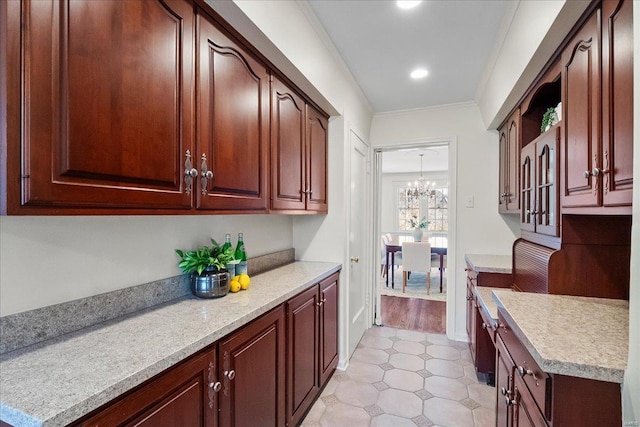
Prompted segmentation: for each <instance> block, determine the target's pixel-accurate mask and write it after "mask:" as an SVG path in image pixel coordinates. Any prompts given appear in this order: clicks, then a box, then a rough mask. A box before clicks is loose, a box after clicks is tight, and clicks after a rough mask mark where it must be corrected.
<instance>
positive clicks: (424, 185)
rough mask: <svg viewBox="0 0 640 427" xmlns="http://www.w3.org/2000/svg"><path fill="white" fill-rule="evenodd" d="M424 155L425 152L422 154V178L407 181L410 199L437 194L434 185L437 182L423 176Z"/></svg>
mask: <svg viewBox="0 0 640 427" xmlns="http://www.w3.org/2000/svg"><path fill="white" fill-rule="evenodd" d="M423 156H424V154H420V178H418V180H417V181H414V182H409V183H407V197H408V198H409V199H412V198H425V197H433V196H434V194H435V191H434V187H435V185H436V183H435V182H430V181H427V180H425V179H424V177H423V176H422V157H423Z"/></svg>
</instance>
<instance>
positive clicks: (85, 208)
mask: <svg viewBox="0 0 640 427" xmlns="http://www.w3.org/2000/svg"><path fill="white" fill-rule="evenodd" d="M0 9H1V10H0V13H1V14H2V15H3V16H4V15H6V19H3V21H2V22H3V24H2V25H3V26H5V27H6V32H5V31H3V33H4V34H6V35H7V37H3V38H1V39H0V52H2V54H3V55H4V56H6V58H7V60H6V61H3V64H2V66H3V68H2V70H0V74H1V76H0V77H1V78H0V81H1V82H3V84H4V85H5V86H4V87H3V94H4V92H5V91H4V89H5V88H6V96H3V97H2V99H1V100H2V103H3V105H2V110H3V111H4V109H5V108H6V116H5V115H4V114H3V119H4V120H6V127H5V126H4V124H5V123H4V120H3V121H2V123H1V124H2V125H3V129H6V130H3V132H6V134H3V138H2V144H3V147H1V149H0V153H3V155H2V156H1V157H0V163H1V164H2V168H0V170H1V173H2V180H0V214H22V215H39V214H40V215H48V214H63V215H82V214H151V213H153V214H198V213H204V214H210V213H216V214H225V213H229V214H231V213H267V212H269V210H270V209H271V208H274V209H276V210H278V211H279V212H283V211H287V212H288V213H318V212H323V213H324V212H326V211H327V203H326V194H327V191H326V190H327V185H326V184H327V172H326V171H327V144H326V141H327V118H326V116H324V115H323V114H322V113H321V112H320V111H317V110H315V109H314V108H312V107H311V106H310V105H308V102H309V101H308V100H306V99H304V94H302V93H294V92H293V91H292V90H288V89H287V90H286V91H284V92H282V93H281V95H283V96H284V98H282V97H281V98H277V97H276V98H275V100H274V102H273V105H274V106H275V107H277V109H278V110H277V111H276V112H275V113H274V114H276V115H275V116H274V120H273V121H271V107H272V103H271V88H270V85H271V81H270V80H271V74H272V71H274V70H271V69H269V68H268V67H267V65H266V64H267V62H266V60H265V59H264V58H263V57H262V55H261V54H260V52H258V51H257V50H255V49H254V48H253V47H251V46H250V45H249V44H248V43H247V42H246V41H244V40H243V39H242V36H241V35H239V34H237V33H236V32H235V31H234V30H233V29H231V28H230V27H229V26H228V24H226V23H224V22H223V21H222V20H221V18H220V17H219V16H217V15H216V14H215V13H214V12H213V11H211V10H208V9H207V6H206V5H205V4H202V3H198V2H196V1H195V0H166V1H164V0H147V1H145V0H129V1H120V0H103V1H89V0H80V1H70V0H60V1H54V0H42V1H27V0H22V1H12V2H2V3H0ZM276 86H277V83H276ZM277 90H278V89H274V91H277ZM274 93H275V92H274ZM272 124H274V125H275V126H276V129H275V130H274V132H273V135H275V136H277V137H278V138H277V139H276V140H275V141H276V142H275V144H276V146H275V148H274V150H275V151H276V153H277V155H278V157H277V160H276V161H274V163H270V161H269V156H270V145H269V144H270V138H271V136H272V134H271V133H272V132H271V131H272V129H271V127H272ZM4 145H6V155H5V147H4ZM271 166H275V167H277V169H275V170H274V171H273V173H272V174H270V167H271ZM270 176H274V177H277V178H274V179H273V182H274V183H276V184H277V185H274V187H273V188H275V189H277V190H278V191H279V193H278V194H276V196H275V197H274V202H273V203H272V204H271V203H270V201H271V198H270V189H271V183H272V181H271V180H270ZM296 200H297V203H298V204H296Z"/></svg>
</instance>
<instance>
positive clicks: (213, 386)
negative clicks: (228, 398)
mask: <svg viewBox="0 0 640 427" xmlns="http://www.w3.org/2000/svg"><path fill="white" fill-rule="evenodd" d="M209 388H210V389H211V390H213V391H214V392H215V393H217V392H219V391H220V390H221V389H222V384H221V383H220V381H216V382H211V383H209Z"/></svg>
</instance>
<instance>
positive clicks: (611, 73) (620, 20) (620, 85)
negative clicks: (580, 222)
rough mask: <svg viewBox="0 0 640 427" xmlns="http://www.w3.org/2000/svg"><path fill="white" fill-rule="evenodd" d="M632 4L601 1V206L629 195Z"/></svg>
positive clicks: (623, 200) (628, 202) (621, 0)
mask: <svg viewBox="0 0 640 427" xmlns="http://www.w3.org/2000/svg"><path fill="white" fill-rule="evenodd" d="M633 3H634V2H633V1H631V0H604V1H603V2H602V150H603V153H602V163H601V170H602V173H601V176H602V177H601V179H602V191H603V201H602V202H603V205H604V206H630V205H631V201H632V198H633V195H632V192H633V96H631V95H630V91H631V89H632V88H633ZM636 6H637V4H636ZM637 40H638V38H637V37H636V41H637Z"/></svg>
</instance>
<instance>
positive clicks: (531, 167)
mask: <svg viewBox="0 0 640 427" xmlns="http://www.w3.org/2000/svg"><path fill="white" fill-rule="evenodd" d="M535 170H536V145H535V143H533V142H530V143H529V144H528V145H527V146H526V147H523V148H522V152H521V154H520V186H521V190H520V206H521V208H520V228H521V229H522V230H526V231H535V230H536V222H535V209H536V193H535V182H536V181H535Z"/></svg>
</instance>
